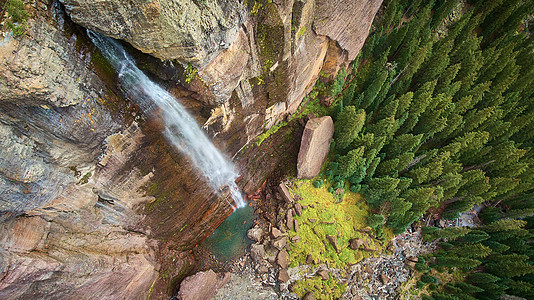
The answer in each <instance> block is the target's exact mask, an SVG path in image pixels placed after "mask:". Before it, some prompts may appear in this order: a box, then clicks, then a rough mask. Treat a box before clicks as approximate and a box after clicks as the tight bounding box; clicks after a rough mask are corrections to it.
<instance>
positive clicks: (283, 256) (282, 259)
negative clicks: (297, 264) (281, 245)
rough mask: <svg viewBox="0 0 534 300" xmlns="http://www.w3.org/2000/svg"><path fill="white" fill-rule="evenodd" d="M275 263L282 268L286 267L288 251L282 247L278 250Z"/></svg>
mask: <svg viewBox="0 0 534 300" xmlns="http://www.w3.org/2000/svg"><path fill="white" fill-rule="evenodd" d="M276 263H277V264H278V265H279V266H280V267H281V268H283V269H287V266H288V265H289V253H287V251H286V250H285V249H284V250H282V251H280V252H278V256H277V257H276Z"/></svg>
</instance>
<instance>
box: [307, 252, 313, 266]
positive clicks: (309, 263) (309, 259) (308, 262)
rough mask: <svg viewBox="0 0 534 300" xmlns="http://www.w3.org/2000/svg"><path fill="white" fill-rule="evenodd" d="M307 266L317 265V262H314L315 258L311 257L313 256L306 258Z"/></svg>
mask: <svg viewBox="0 0 534 300" xmlns="http://www.w3.org/2000/svg"><path fill="white" fill-rule="evenodd" d="M306 264H307V265H312V264H315V261H314V260H313V257H312V256H311V254H308V256H306Z"/></svg>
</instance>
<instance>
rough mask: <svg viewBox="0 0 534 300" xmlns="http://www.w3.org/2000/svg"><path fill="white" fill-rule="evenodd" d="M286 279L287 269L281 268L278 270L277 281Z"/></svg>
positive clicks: (287, 277) (287, 276) (287, 275)
mask: <svg viewBox="0 0 534 300" xmlns="http://www.w3.org/2000/svg"><path fill="white" fill-rule="evenodd" d="M288 280H289V274H287V270H286V269H281V270H280V271H279V272H278V281H281V282H287V281H288Z"/></svg>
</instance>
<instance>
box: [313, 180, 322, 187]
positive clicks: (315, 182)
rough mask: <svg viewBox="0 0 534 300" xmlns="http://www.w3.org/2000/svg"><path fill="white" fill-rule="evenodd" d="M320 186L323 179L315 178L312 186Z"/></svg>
mask: <svg viewBox="0 0 534 300" xmlns="http://www.w3.org/2000/svg"><path fill="white" fill-rule="evenodd" d="M322 186H323V180H322V179H320V180H315V181H314V182H313V187H315V188H320V187H322Z"/></svg>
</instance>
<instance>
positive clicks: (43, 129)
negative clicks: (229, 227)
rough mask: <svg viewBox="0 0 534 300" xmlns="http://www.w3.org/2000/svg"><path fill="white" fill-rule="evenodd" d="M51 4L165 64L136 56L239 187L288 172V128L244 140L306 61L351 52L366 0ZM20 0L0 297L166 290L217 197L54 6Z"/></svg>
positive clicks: (364, 26) (8, 95) (4, 164)
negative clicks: (231, 163) (230, 166)
mask: <svg viewBox="0 0 534 300" xmlns="http://www.w3.org/2000/svg"><path fill="white" fill-rule="evenodd" d="M61 2H62V3H64V4H65V8H66V10H67V12H68V13H69V14H70V16H71V17H72V19H73V20H74V21H75V22H77V23H79V24H81V25H82V26H85V27H87V28H90V29H93V30H97V31H100V32H104V33H106V34H108V35H110V36H112V37H115V38H119V39H123V40H125V41H127V42H129V43H130V44H131V45H132V46H133V47H135V48H137V49H139V50H141V51H143V52H145V53H149V54H151V55H153V56H155V57H157V58H160V59H165V60H166V61H172V62H173V63H174V65H175V66H176V70H175V71H173V70H170V67H169V64H166V65H165V66H166V67H165V68H161V67H160V66H162V65H163V64H161V63H159V62H157V61H156V62H150V63H147V64H146V65H147V66H150V65H151V66H153V67H154V66H155V68H154V70H156V72H154V74H155V75H156V76H160V78H161V79H162V82H161V83H162V84H164V85H166V86H168V87H170V89H171V91H172V92H173V93H174V94H175V95H177V96H179V97H181V101H183V102H184V103H185V104H186V105H187V106H188V107H189V108H191V109H192V111H193V112H195V113H196V114H197V115H196V116H197V117H198V119H199V121H201V122H205V128H206V130H207V131H208V132H209V133H210V134H211V135H212V136H213V137H214V139H215V142H216V143H217V144H218V146H219V147H220V148H221V149H224V150H225V152H226V153H227V154H228V155H229V156H232V157H234V158H235V161H236V162H237V164H238V167H239V168H240V170H241V173H242V174H243V178H242V179H241V181H240V182H239V184H240V185H241V186H242V187H243V188H244V191H245V192H247V193H252V192H253V191H255V190H256V189H257V188H258V186H259V185H260V184H261V183H262V182H263V181H264V179H265V178H266V177H267V176H269V175H270V174H271V173H273V172H277V170H279V169H280V168H281V166H283V167H282V168H290V166H289V165H291V166H292V167H293V168H294V165H295V163H296V162H295V160H296V152H297V151H298V142H296V140H298V139H299V137H300V134H301V131H302V128H300V127H299V125H298V124H296V123H295V124H293V125H291V126H288V127H285V128H282V129H281V130H280V131H278V132H277V135H278V137H277V139H271V140H268V141H265V142H264V143H263V144H261V146H260V145H256V144H255V143H254V141H255V138H256V137H257V136H258V135H259V134H260V133H262V132H264V131H265V130H267V129H268V128H270V127H271V126H274V125H275V124H277V123H279V122H281V121H282V120H283V119H284V118H285V116H287V115H288V114H291V113H294V112H295V111H296V109H297V108H298V106H299V105H300V103H301V101H302V99H303V97H304V96H305V95H306V94H307V93H308V92H309V91H310V90H311V88H312V87H313V85H314V84H315V81H316V80H317V77H318V74H319V71H320V70H323V71H325V72H327V73H335V72H337V70H338V69H339V68H340V67H341V66H343V65H344V64H346V63H347V62H348V59H351V58H353V57H354V56H355V54H356V53H357V52H358V51H359V48H360V47H361V44H362V43H363V40H364V39H365V36H366V34H367V31H368V29H369V27H370V24H371V21H372V18H373V16H374V14H375V13H376V10H377V9H378V6H379V5H380V3H381V1H380V0H377V1H349V0H345V1H328V4H326V2H324V1H315V0H309V1H298V0H297V1H295V0H273V1H263V0H261V1H248V2H246V3H248V4H247V5H248V7H245V6H247V5H246V4H245V2H242V1H211V0H201V1H186V0H162V1H139V0H136V1H126V2H125V1H113V0H105V1H83V0H62V1H61ZM25 3H26V6H27V10H28V11H29V13H30V19H29V20H28V24H27V32H26V33H25V34H24V35H23V36H22V37H16V38H14V37H12V36H11V35H9V34H7V31H6V28H5V27H3V28H2V30H3V32H2V36H1V37H0V38H1V40H0V68H1V69H2V72H0V133H1V134H2V137H3V138H2V140H1V141H0V146H1V147H0V149H1V150H0V193H1V195H2V198H1V200H0V226H1V227H2V229H1V230H0V245H1V247H0V274H1V276H0V278H2V279H1V280H0V298H7V299H10V298H17V297H18V298H25V297H43V298H67V299H72V298H85V297H86V296H87V295H91V296H94V297H97V298H146V296H147V295H149V293H152V294H151V295H152V296H151V297H153V298H168V296H169V295H170V293H172V289H168V286H169V285H171V284H172V283H175V280H176V279H177V278H180V276H183V275H184V274H183V272H184V270H186V269H187V264H188V262H189V258H188V255H187V254H186V252H184V251H185V250H187V249H189V248H190V247H192V246H193V245H194V244H196V243H198V242H199V241H201V240H202V239H203V238H204V237H205V236H206V235H208V234H209V233H210V232H211V231H212V230H213V229H214V228H215V227H216V226H217V225H218V224H219V222H220V221H222V220H223V219H224V217H225V216H226V215H228V213H230V212H231V210H230V205H229V202H228V201H225V199H224V197H223V198H221V197H220V195H216V194H215V193H213V191H211V190H210V189H209V187H208V186H207V185H206V183H205V181H204V179H203V178H202V177H201V176H200V175H198V174H197V173H196V172H195V171H194V170H193V168H192V166H191V164H190V163H189V162H188V160H187V158H185V157H183V156H182V155H181V154H180V153H178V152H177V151H176V150H175V149H172V148H171V147H169V146H168V145H167V143H166V141H165V140H164V139H163V137H162V136H161V134H160V132H161V124H160V123H159V122H158V120H157V112H156V115H154V116H152V115H143V116H140V115H139V113H138V111H137V109H136V108H135V106H134V105H132V104H131V102H128V101H125V100H124V99H122V98H121V96H120V95H121V93H120V91H119V90H118V89H117V87H116V86H115V74H114V71H113V70H111V69H110V68H109V65H107V64H106V62H105V61H104V60H103V58H102V57H101V56H99V55H98V52H96V51H95V50H94V49H92V50H91V46H90V45H88V44H87V41H84V36H85V35H84V32H83V31H80V32H77V30H80V29H79V28H78V27H75V26H74V27H73V26H72V24H70V23H69V19H68V18H63V17H62V16H61V9H58V8H59V6H58V5H57V3H55V2H49V1H47V0H29V1H25ZM325 5H326V6H325ZM347 6H350V7H351V8H352V10H351V11H352V12H353V13H351V12H340V10H343V8H344V7H347ZM340 16H341V17H340ZM318 19H320V20H321V24H317V20H318ZM341 25H343V28H344V30H345V31H346V32H349V31H350V32H353V34H352V35H348V36H347V35H346V34H345V33H344V31H339V30H337V29H336V28H338V27H339V26H341ZM87 47H89V48H87ZM137 56H141V57H142V55H137ZM146 61H150V60H148V59H146V60H145V62H146ZM188 65H189V67H187V66H188ZM145 67H146V66H145ZM162 75H164V76H162ZM186 78H188V80H185V79H186ZM184 88H185V89H184ZM186 89H189V91H187V90H186ZM209 111H211V113H208V112H209ZM158 273H159V276H158Z"/></svg>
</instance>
